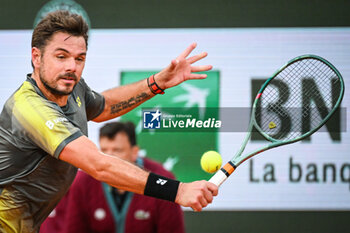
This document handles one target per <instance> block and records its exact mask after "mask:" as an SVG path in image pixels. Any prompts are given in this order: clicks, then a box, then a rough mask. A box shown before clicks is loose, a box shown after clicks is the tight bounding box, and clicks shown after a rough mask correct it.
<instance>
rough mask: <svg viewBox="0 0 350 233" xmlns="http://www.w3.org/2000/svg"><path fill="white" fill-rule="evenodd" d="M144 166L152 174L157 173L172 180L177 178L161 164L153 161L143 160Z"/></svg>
mask: <svg viewBox="0 0 350 233" xmlns="http://www.w3.org/2000/svg"><path fill="white" fill-rule="evenodd" d="M143 165H144V168H145V169H147V170H149V171H151V172H154V173H157V174H159V175H162V176H165V177H168V178H172V179H174V178H175V176H174V174H173V173H172V172H170V171H168V170H166V169H165V168H164V167H163V165H162V164H161V163H159V162H156V161H154V160H152V159H149V158H143Z"/></svg>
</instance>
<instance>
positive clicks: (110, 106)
mask: <svg viewBox="0 0 350 233" xmlns="http://www.w3.org/2000/svg"><path fill="white" fill-rule="evenodd" d="M196 46H197V45H196V43H193V44H191V45H190V46H189V47H188V48H187V49H185V51H183V52H182V53H181V54H180V55H179V56H178V57H177V58H176V59H174V60H172V61H171V63H170V64H169V65H168V66H167V67H166V68H164V69H163V70H161V71H160V72H159V73H157V74H155V76H154V79H155V81H156V83H157V84H158V86H159V87H160V88H161V89H163V90H165V89H167V88H171V87H174V86H177V85H179V84H180V83H182V82H184V81H186V80H190V79H204V78H206V77H207V75H206V74H196V73H195V72H202V71H208V70H210V69H212V66H211V65H201V66H194V65H193V64H194V63H195V62H197V61H199V60H201V59H203V58H204V57H206V56H207V53H205V52H202V53H200V54H197V55H194V56H192V57H188V56H189V55H190V53H191V52H192V50H193V49H194V48H195V47H196ZM145 78H146V77H145ZM102 95H103V96H104V97H105V100H106V104H105V108H104V111H103V112H102V113H101V114H100V115H99V116H98V117H96V118H95V119H94V120H93V121H95V122H102V121H106V120H110V119H113V118H115V117H118V116H121V115H123V114H125V113H127V112H129V111H130V110H132V109H134V108H135V107H137V106H139V105H140V104H142V103H143V102H145V101H146V100H148V99H150V98H152V97H153V96H154V94H153V93H152V92H151V90H150V89H149V87H148V84H147V79H143V80H141V81H139V82H136V83H133V84H129V85H125V86H120V87H117V88H113V89H110V90H107V91H105V92H103V93H102Z"/></svg>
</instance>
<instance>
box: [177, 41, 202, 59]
mask: <svg viewBox="0 0 350 233" xmlns="http://www.w3.org/2000/svg"><path fill="white" fill-rule="evenodd" d="M196 47H197V43H192V44H191V45H190V46H188V47H187V48H186V49H185V50H184V51H183V52H182V53H181V54H180V55H179V56H178V57H177V58H178V59H185V58H186V57H187V56H188V55H190V53H191V52H192V51H193V50H194V49H195V48H196Z"/></svg>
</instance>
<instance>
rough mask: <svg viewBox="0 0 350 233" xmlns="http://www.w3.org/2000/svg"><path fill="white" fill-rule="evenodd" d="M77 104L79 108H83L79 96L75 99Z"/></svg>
mask: <svg viewBox="0 0 350 233" xmlns="http://www.w3.org/2000/svg"><path fill="white" fill-rule="evenodd" d="M75 102H77V105H78V107H79V108H80V106H81V100H80V98H79V96H78V97H77V98H76V99H75Z"/></svg>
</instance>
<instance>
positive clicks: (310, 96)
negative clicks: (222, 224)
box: [209, 55, 344, 186]
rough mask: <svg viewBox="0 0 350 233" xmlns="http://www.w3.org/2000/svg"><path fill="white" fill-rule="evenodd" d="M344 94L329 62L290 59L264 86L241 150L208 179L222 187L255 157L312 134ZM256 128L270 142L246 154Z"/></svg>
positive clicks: (299, 58) (339, 77)
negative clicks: (246, 148) (245, 151)
mask: <svg viewBox="0 0 350 233" xmlns="http://www.w3.org/2000/svg"><path fill="white" fill-rule="evenodd" d="M343 96H344V80H343V78H342V76H341V74H340V73H339V71H338V70H337V69H336V68H335V67H334V66H333V65H332V64H331V63H330V62H328V61H326V60H325V59H323V58H321V57H319V56H315V55H303V56H299V57H296V58H294V59H292V60H290V61H289V62H288V63H287V64H286V65H284V66H283V67H282V68H280V69H279V70H278V71H276V72H275V73H274V74H273V76H272V77H271V78H269V79H268V80H267V81H266V82H265V83H264V84H263V85H262V86H261V88H260V90H259V92H258V94H257V96H256V98H255V100H254V103H253V105H252V109H251V117H250V123H249V126H248V133H247V135H246V136H245V138H244V141H243V143H242V145H241V147H240V149H239V150H238V151H237V153H236V154H235V156H234V157H233V158H232V159H231V160H230V161H229V162H228V163H226V164H225V165H224V166H223V167H222V168H221V169H220V170H219V171H217V172H216V173H215V174H214V175H213V176H212V177H211V179H210V180H209V182H211V183H214V184H216V185H217V186H220V185H221V184H222V183H223V182H224V181H225V180H226V179H227V178H228V177H229V176H230V175H231V174H232V173H233V172H234V171H235V169H236V168H237V167H238V166H239V165H240V164H241V163H243V162H244V161H245V160H247V159H249V158H251V157H252V156H254V155H257V154H259V153H261V152H264V151H266V150H269V149H272V148H275V147H279V146H283V145H287V144H290V143H294V142H297V141H300V140H302V139H305V138H306V137H309V136H310V135H312V134H313V133H314V132H316V131H317V130H318V129H320V128H321V127H322V126H323V125H324V124H325V123H326V122H327V121H328V120H329V119H330V117H331V116H332V115H333V114H334V113H335V112H336V110H337V108H338V107H339V106H340V103H341V101H342V99H343ZM305 121H308V122H307V124H305ZM303 122H304V123H303ZM305 126H308V127H305ZM254 128H255V129H256V131H257V132H259V133H260V134H261V135H262V136H263V137H264V138H265V139H266V140H268V141H270V144H267V145H266V146H263V147H261V148H259V149H257V150H254V151H252V152H250V153H248V154H243V151H244V149H245V147H246V145H247V143H248V141H249V139H250V137H251V134H252V131H253V129H254Z"/></svg>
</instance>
